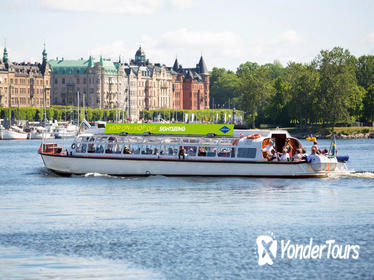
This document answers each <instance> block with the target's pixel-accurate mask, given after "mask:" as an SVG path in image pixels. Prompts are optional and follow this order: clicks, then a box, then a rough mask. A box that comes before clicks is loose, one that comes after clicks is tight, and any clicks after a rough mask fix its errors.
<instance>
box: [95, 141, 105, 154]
mask: <svg viewBox="0 0 374 280" xmlns="http://www.w3.org/2000/svg"><path fill="white" fill-rule="evenodd" d="M95 153H99V154H102V153H104V144H99V143H95Z"/></svg>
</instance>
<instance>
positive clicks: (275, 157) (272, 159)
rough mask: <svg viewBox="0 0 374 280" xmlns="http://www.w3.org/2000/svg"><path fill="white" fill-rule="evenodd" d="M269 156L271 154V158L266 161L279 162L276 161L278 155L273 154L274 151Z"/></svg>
mask: <svg viewBox="0 0 374 280" xmlns="http://www.w3.org/2000/svg"><path fill="white" fill-rule="evenodd" d="M271 154H272V155H271V156H268V157H267V159H268V161H277V160H279V159H278V154H277V153H276V152H275V150H274V149H273V150H272V151H271Z"/></svg>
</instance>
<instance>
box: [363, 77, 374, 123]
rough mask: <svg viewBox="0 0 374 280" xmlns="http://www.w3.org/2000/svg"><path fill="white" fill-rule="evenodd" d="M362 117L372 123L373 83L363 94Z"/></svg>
mask: <svg viewBox="0 0 374 280" xmlns="http://www.w3.org/2000/svg"><path fill="white" fill-rule="evenodd" d="M363 103H364V108H363V111H364V112H363V115H364V118H365V119H366V120H368V121H371V122H373V121H374V83H373V84H371V85H370V86H368V89H367V92H366V94H365V97H364V100H363Z"/></svg>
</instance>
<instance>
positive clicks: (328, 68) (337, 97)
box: [315, 47, 362, 125]
mask: <svg viewBox="0 0 374 280" xmlns="http://www.w3.org/2000/svg"><path fill="white" fill-rule="evenodd" d="M315 63H316V66H317V68H318V70H319V72H320V75H321V78H320V95H319V102H320V105H321V107H320V108H321V111H320V112H321V118H322V121H323V122H329V123H331V124H332V125H335V124H336V123H338V122H345V123H347V122H350V121H351V117H352V116H351V115H350V112H352V111H354V112H356V111H357V108H356V107H357V104H358V103H361V100H360V99H361V98H362V94H361V93H362V91H361V89H359V88H358V85H357V79H356V72H355V71H356V59H355V57H354V56H352V55H351V54H350V52H349V51H348V50H344V49H342V48H340V47H335V48H333V49H332V50H331V51H328V50H322V51H321V52H320V54H319V55H318V56H317V58H316V59H315Z"/></svg>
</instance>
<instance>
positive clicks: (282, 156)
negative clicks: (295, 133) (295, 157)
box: [279, 148, 290, 161]
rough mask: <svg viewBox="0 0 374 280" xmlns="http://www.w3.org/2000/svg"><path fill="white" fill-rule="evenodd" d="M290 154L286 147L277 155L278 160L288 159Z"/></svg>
mask: <svg viewBox="0 0 374 280" xmlns="http://www.w3.org/2000/svg"><path fill="white" fill-rule="evenodd" d="M289 160H290V154H289V153H288V152H287V148H284V149H283V152H282V155H281V156H280V157H279V161H289Z"/></svg>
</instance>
